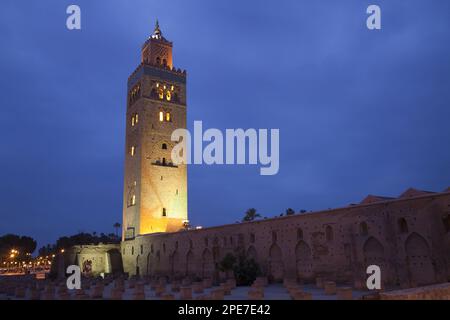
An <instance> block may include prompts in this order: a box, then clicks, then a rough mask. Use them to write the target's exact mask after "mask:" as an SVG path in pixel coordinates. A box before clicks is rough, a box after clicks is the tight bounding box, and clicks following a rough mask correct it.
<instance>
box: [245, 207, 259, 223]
mask: <svg viewBox="0 0 450 320" xmlns="http://www.w3.org/2000/svg"><path fill="white" fill-rule="evenodd" d="M258 217H261V216H260V214H259V213H256V209H255V208H250V209H248V210H247V211H246V212H245V216H244V218H243V219H242V221H253V220H255V219H256V218H258Z"/></svg>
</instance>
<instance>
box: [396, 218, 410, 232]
mask: <svg viewBox="0 0 450 320" xmlns="http://www.w3.org/2000/svg"><path fill="white" fill-rule="evenodd" d="M398 231H399V232H400V233H408V222H406V219H405V218H400V219H398Z"/></svg>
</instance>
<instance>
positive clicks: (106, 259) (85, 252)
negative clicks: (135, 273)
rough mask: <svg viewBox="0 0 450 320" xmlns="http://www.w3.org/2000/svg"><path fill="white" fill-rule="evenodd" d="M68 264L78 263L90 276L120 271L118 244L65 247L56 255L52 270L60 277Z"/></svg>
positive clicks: (121, 267)
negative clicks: (62, 252) (62, 251)
mask: <svg viewBox="0 0 450 320" xmlns="http://www.w3.org/2000/svg"><path fill="white" fill-rule="evenodd" d="M69 265H78V266H79V267H80V268H81V271H82V272H83V273H84V274H85V275H91V276H98V275H99V274H101V273H122V272H123V263H122V257H121V255H120V245H119V244H98V245H84V246H74V247H72V248H69V249H66V250H65V252H64V254H63V255H61V254H59V255H58V256H57V258H56V263H54V265H53V266H52V267H53V270H52V271H54V272H57V274H58V276H60V277H62V276H64V275H65V271H66V269H67V267H68V266H69Z"/></svg>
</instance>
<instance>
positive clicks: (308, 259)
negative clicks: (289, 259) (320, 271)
mask: <svg viewBox="0 0 450 320" xmlns="http://www.w3.org/2000/svg"><path fill="white" fill-rule="evenodd" d="M295 260H296V267H297V276H298V277H299V278H300V279H311V278H312V277H313V264H312V262H313V259H312V253H311V248H310V247H309V245H308V244H307V243H306V242H305V241H303V240H300V241H299V242H298V243H297V246H296V247H295Z"/></svg>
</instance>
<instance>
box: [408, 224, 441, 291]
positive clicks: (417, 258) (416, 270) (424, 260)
mask: <svg viewBox="0 0 450 320" xmlns="http://www.w3.org/2000/svg"><path fill="white" fill-rule="evenodd" d="M405 250H406V263H407V265H408V270H409V276H410V281H411V283H412V284H414V285H418V286H419V285H426V284H430V283H434V282H435V281H436V280H435V272H434V267H433V262H432V259H431V252H430V247H429V245H428V243H427V241H426V240H425V238H423V237H422V236H421V235H419V234H418V233H416V232H413V233H411V234H410V235H409V236H408V238H407V239H406V241H405Z"/></svg>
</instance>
